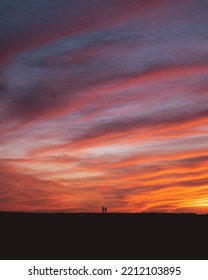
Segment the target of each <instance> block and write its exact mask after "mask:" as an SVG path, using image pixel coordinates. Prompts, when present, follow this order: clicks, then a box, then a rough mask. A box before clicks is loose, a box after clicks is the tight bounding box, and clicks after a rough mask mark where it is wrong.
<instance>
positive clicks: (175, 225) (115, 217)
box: [0, 212, 208, 260]
mask: <svg viewBox="0 0 208 280" xmlns="http://www.w3.org/2000/svg"><path fill="white" fill-rule="evenodd" d="M0 241H1V245H0V259H49V260H50V259H80V260H81V259H147V260H149V259H207V258H208V215H194V214H154V213H152V214H151V213H149V214H32V213H30V214H29V213H28V214H26V213H24V214H23V213H4V212H0Z"/></svg>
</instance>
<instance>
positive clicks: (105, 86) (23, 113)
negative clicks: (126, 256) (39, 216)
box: [0, 0, 208, 213]
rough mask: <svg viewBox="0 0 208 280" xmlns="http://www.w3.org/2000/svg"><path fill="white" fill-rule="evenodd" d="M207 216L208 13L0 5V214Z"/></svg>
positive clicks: (183, 2)
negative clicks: (103, 212)
mask: <svg viewBox="0 0 208 280" xmlns="http://www.w3.org/2000/svg"><path fill="white" fill-rule="evenodd" d="M102 205H106V206H107V207H108V209H109V211H110V212H153V211H157V212H194V213H208V1H207V0H174V1H173V0H129V1H126V0H30V1H28V0H1V1H0V211H36V212H37V211H38V212H98V211H100V209H101V206H102Z"/></svg>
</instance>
